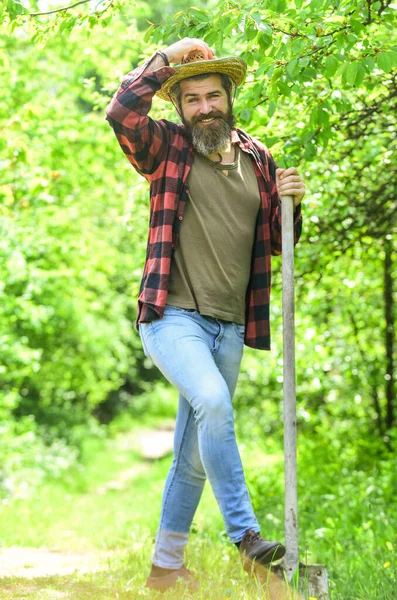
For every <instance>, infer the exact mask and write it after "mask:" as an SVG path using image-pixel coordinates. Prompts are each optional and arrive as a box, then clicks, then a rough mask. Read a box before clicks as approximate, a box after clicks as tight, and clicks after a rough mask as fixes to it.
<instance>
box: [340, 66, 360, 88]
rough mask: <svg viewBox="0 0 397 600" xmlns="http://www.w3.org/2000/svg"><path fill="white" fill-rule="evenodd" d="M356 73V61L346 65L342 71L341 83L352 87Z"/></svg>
mask: <svg viewBox="0 0 397 600" xmlns="http://www.w3.org/2000/svg"><path fill="white" fill-rule="evenodd" d="M357 73H358V63H357V62H356V61H354V62H351V63H349V64H348V65H346V67H345V69H344V71H343V75H342V82H344V83H350V85H354V84H355V82H356V77H357Z"/></svg>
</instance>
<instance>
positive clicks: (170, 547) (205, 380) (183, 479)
mask: <svg viewBox="0 0 397 600" xmlns="http://www.w3.org/2000/svg"><path fill="white" fill-rule="evenodd" d="M244 328H245V326H244V325H239V324H237V323H233V322H231V321H224V320H222V319H215V318H212V317H205V316H202V315H201V314H200V313H199V312H197V311H195V310H190V309H185V308H179V307H176V306H168V305H167V306H166V307H165V311H164V316H163V318H162V319H158V320H155V321H152V322H151V323H140V324H139V332H140V336H141V340H142V345H143V349H144V353H145V355H146V356H148V357H150V358H151V359H152V361H153V363H154V364H155V365H156V366H157V367H158V369H159V370H160V371H161V373H162V374H163V375H164V377H165V378H166V379H168V381H169V382H170V383H171V384H172V385H173V386H174V387H175V388H176V389H177V390H178V391H179V407H178V414H177V420H176V427H175V438H174V457H173V461H172V465H171V468H170V471H169V473H168V476H167V480H166V483H165V489H164V494H163V501H162V509H161V518H160V525H159V528H158V530H157V534H156V544H155V550H154V555H153V564H154V565H157V566H159V567H164V568H168V569H177V568H179V567H180V566H182V564H183V559H184V548H185V546H186V543H187V540H188V535H189V530H190V526H191V523H192V520H193V517H194V514H195V512H196V509H197V506H198V504H199V501H200V497H201V494H202V491H203V488H204V484H205V481H206V478H208V481H209V482H210V485H211V487H212V491H213V492H214V495H215V498H216V501H217V503H218V506H219V508H220V510H221V513H222V517H223V521H224V523H225V528H226V532H227V534H228V536H229V538H230V540H231V541H232V542H238V541H240V540H241V539H242V538H243V536H244V533H245V532H246V530H247V529H253V530H254V531H258V532H259V525H258V521H257V519H256V517H255V514H254V511H253V509H252V505H251V500H250V497H249V493H248V489H247V486H246V483H245V479H244V473H243V467H242V464H241V459H240V454H239V451H238V448H237V443H236V437H235V431H234V416H233V407H232V398H233V394H234V391H235V388H236V384H237V379H238V374H239V369H240V363H241V358H242V355H243V347H244Z"/></svg>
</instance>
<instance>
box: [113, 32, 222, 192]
mask: <svg viewBox="0 0 397 600" xmlns="http://www.w3.org/2000/svg"><path fill="white" fill-rule="evenodd" d="M195 49H199V50H201V51H202V52H203V54H204V56H205V57H206V58H207V59H211V58H213V56H214V54H213V52H212V50H211V49H210V48H209V46H208V45H207V44H206V43H205V42H203V41H202V40H196V39H191V38H184V39H183V40H180V41H178V42H176V43H175V44H172V45H171V46H169V47H168V48H166V49H165V50H164V51H162V52H158V53H157V52H156V53H155V54H154V55H153V56H152V57H151V58H150V59H149V60H148V61H147V62H146V63H144V64H143V65H142V66H140V67H137V68H136V69H134V70H133V71H131V72H130V73H128V74H127V75H126V76H125V77H124V78H123V81H122V83H121V85H120V87H119V89H118V90H117V92H116V94H115V95H114V97H113V99H112V100H111V102H110V104H109V106H108V108H107V111H106V120H107V121H108V122H109V124H110V126H111V127H112V128H113V130H114V132H115V134H116V137H117V139H118V142H119V144H120V146H121V149H122V150H123V152H124V153H125V155H126V156H127V158H128V160H129V161H130V163H131V164H132V166H133V167H134V168H135V169H136V170H137V171H138V173H140V174H141V175H143V176H144V177H146V179H148V180H149V181H150V179H151V176H152V175H153V173H154V172H155V171H156V170H157V169H158V167H159V165H160V163H161V162H162V161H163V160H164V159H165V157H166V153H167V150H168V147H169V146H170V145H171V144H172V139H173V136H174V133H175V131H176V127H177V126H176V125H174V124H172V123H170V122H168V121H164V120H160V121H154V120H153V119H151V118H150V117H148V113H149V111H150V108H151V106H152V99H153V96H154V94H155V93H156V92H157V90H159V89H160V88H161V86H162V84H163V83H164V81H166V80H167V79H168V78H169V77H171V75H172V74H173V73H174V72H175V71H174V69H173V68H172V67H171V66H169V64H167V62H168V63H177V62H180V61H181V60H182V58H183V56H184V55H185V54H187V53H188V52H190V51H191V50H195Z"/></svg>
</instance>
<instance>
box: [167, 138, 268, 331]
mask: <svg viewBox="0 0 397 600" xmlns="http://www.w3.org/2000/svg"><path fill="white" fill-rule="evenodd" d="M235 151H236V155H235V161H234V163H232V164H229V165H221V164H219V163H215V162H213V161H211V160H210V159H208V158H207V157H204V156H201V155H200V154H196V155H195V159H194V163H193V165H192V168H191V171H190V173H189V177H188V181H187V183H188V186H189V192H190V193H189V198H188V201H187V203H186V207H185V212H184V217H183V221H182V222H181V227H180V233H179V244H178V246H177V248H176V250H175V254H174V258H173V260H172V262H171V272H170V279H169V288H168V297H167V304H168V305H174V306H179V307H181V308H196V305H195V302H194V298H193V296H192V293H191V291H190V289H189V285H188V282H187V279H186V275H185V271H186V273H187V275H188V277H189V279H190V284H191V286H192V288H193V290H194V294H195V296H196V298H197V303H198V307H199V312H200V314H202V315H207V316H210V317H214V318H219V319H223V320H225V321H234V322H235V323H241V324H244V323H245V293H246V289H247V285H248V281H249V276H250V269H251V253H252V245H253V242H254V233H255V224H256V218H257V215H258V210H259V208H260V195H259V188H258V181H257V178H256V175H255V171H254V167H253V165H252V162H251V159H250V157H249V155H248V154H247V153H246V152H243V151H242V150H240V148H239V147H238V145H235ZM183 266H184V267H185V269H183Z"/></svg>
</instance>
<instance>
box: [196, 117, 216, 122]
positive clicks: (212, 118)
mask: <svg viewBox="0 0 397 600" xmlns="http://www.w3.org/2000/svg"><path fill="white" fill-rule="evenodd" d="M216 119H217V117H211V118H210V119H200V123H212V122H213V121H215V120H216Z"/></svg>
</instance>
